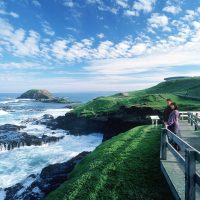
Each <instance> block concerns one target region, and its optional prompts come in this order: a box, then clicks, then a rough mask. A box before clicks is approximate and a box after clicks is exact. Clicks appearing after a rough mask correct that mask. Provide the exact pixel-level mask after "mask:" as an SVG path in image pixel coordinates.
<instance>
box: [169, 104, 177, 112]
mask: <svg viewBox="0 0 200 200" xmlns="http://www.w3.org/2000/svg"><path fill="white" fill-rule="evenodd" d="M170 106H174V110H178V106H177V104H176V103H171V104H170Z"/></svg>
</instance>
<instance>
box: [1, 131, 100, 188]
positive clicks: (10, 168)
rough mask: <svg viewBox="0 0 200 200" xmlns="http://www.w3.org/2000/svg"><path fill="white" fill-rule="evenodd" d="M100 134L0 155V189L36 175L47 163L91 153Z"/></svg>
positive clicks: (69, 138)
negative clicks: (83, 152) (84, 152)
mask: <svg viewBox="0 0 200 200" xmlns="http://www.w3.org/2000/svg"><path fill="white" fill-rule="evenodd" d="M102 138H103V136H102V134H98V133H94V134H90V135H82V136H73V135H66V136H65V137H64V139H63V140H60V141H58V142H55V143H49V144H48V145H42V146H23V147H20V148H16V149H13V150H12V151H5V152H2V153H0V160H1V165H0V173H1V176H0V188H6V187H9V186H12V185H14V184H16V183H17V182H20V181H22V180H24V179H25V178H26V177H27V176H29V175H30V174H37V173H40V172H41V170H42V169H43V168H44V167H46V166H47V165H49V164H55V163H61V162H66V161H67V160H69V159H71V158H72V157H74V156H76V155H78V154H79V153H81V152H82V151H93V150H94V149H95V148H96V146H98V145H99V144H100V143H101V142H102Z"/></svg>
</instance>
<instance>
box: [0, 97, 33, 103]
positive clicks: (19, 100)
mask: <svg viewBox="0 0 200 200" xmlns="http://www.w3.org/2000/svg"><path fill="white" fill-rule="evenodd" d="M27 101H34V100H33V99H10V98H9V99H7V100H3V101H0V104H9V103H19V102H27Z"/></svg>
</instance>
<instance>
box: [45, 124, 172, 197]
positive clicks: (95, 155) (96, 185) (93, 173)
mask: <svg viewBox="0 0 200 200" xmlns="http://www.w3.org/2000/svg"><path fill="white" fill-rule="evenodd" d="M159 132H160V130H159V128H158V129H152V127H151V126H142V127H137V128H134V129H131V130H129V131H127V132H125V133H122V134H120V135H118V136H116V137H114V138H112V139H110V140H108V141H106V142H104V143H102V144H101V145H100V146H99V147H97V148H96V150H95V151H94V152H92V153H91V154H90V155H88V156H87V157H86V158H85V159H84V160H82V161H81V162H80V163H79V164H78V165H77V166H76V167H75V169H74V170H73V172H72V173H71V175H70V178H69V180H68V181H66V182H65V183H64V184H62V185H61V186H60V187H59V188H58V189H57V190H55V191H54V192H52V193H51V194H50V195H49V196H48V197H47V200H62V199H63V200H64V199H65V200H77V199H78V200H89V199H90V200H97V199H98V200H99V199H102V200H106V199H113V200H114V199H116V200H117V199H119V200H122V199H135V200H143V199H144V200H150V199H151V200H160V199H162V200H165V199H166V200H170V199H171V196H170V194H169V191H168V189H167V187H166V185H165V183H164V180H163V177H162V175H161V172H160V165H159V146H160V134H159Z"/></svg>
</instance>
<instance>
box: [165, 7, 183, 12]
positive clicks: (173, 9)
mask: <svg viewBox="0 0 200 200" xmlns="http://www.w3.org/2000/svg"><path fill="white" fill-rule="evenodd" d="M163 11H165V12H168V13H172V14H177V13H179V12H180V11H181V8H180V7H179V6H166V7H164V8H163Z"/></svg>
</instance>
